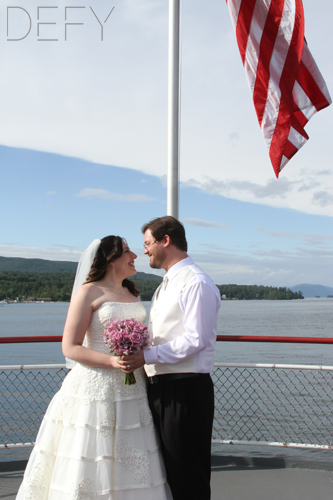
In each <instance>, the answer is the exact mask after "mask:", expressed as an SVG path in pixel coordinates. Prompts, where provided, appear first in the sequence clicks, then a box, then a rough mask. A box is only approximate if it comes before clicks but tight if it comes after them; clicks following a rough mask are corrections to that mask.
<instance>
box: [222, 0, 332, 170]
mask: <svg viewBox="0 0 333 500" xmlns="http://www.w3.org/2000/svg"><path fill="white" fill-rule="evenodd" d="M226 1H227V4H228V7H229V11H230V15H231V19H232V22H233V24H234V26H235V30H236V38H237V43H238V48H239V51H240V55H241V58H242V61H243V65H244V68H245V72H246V76H247V80H248V82H249V85H250V89H251V92H252V97H253V102H254V106H255V110H256V113H257V116H258V121H259V125H260V127H261V130H262V133H263V135H264V139H265V142H266V144H267V147H268V150H269V156H270V159H271V162H272V165H273V168H274V171H275V174H276V177H278V176H279V173H280V172H281V170H282V169H283V167H285V165H286V164H287V163H288V161H289V160H290V159H291V158H292V157H293V156H294V154H295V153H297V151H298V150H299V149H300V148H301V147H302V146H303V144H305V143H306V141H307V140H308V138H309V137H308V135H307V133H306V132H305V130H304V127H305V125H306V124H307V122H308V121H309V119H310V118H311V117H312V116H313V115H314V114H315V113H316V112H317V111H320V110H321V109H323V108H326V106H329V104H331V102H332V101H331V97H330V94H329V92H328V90H327V87H326V84H325V81H324V79H323V77H322V75H321V73H320V71H319V69H318V67H317V65H316V63H315V61H314V59H313V57H312V55H311V53H310V51H309V48H308V45H307V43H306V41H305V39H304V12H303V4H302V0H226Z"/></svg>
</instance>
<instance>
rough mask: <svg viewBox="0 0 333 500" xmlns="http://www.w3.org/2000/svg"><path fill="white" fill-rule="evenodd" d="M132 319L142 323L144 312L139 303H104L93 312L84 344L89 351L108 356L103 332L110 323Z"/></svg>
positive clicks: (144, 317) (144, 316)
mask: <svg viewBox="0 0 333 500" xmlns="http://www.w3.org/2000/svg"><path fill="white" fill-rule="evenodd" d="M131 318H134V319H136V320H138V321H142V322H144V321H145V319H146V310H145V308H144V307H143V305H142V303H141V302H140V301H139V302H126V303H123V302H104V304H102V305H101V306H100V307H99V308H98V309H96V311H94V312H93V314H92V317H91V322H90V325H89V328H88V330H87V333H86V339H85V340H86V343H87V347H88V348H89V349H93V350H94V351H98V352H101V353H104V354H109V353H110V350H109V348H108V347H106V345H105V344H104V335H103V334H104V330H105V328H107V327H108V326H109V324H110V323H111V322H112V321H117V320H120V319H131Z"/></svg>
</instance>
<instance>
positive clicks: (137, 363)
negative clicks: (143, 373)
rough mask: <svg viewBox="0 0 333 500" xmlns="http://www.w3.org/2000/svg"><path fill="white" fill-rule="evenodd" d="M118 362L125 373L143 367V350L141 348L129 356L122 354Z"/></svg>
mask: <svg viewBox="0 0 333 500" xmlns="http://www.w3.org/2000/svg"><path fill="white" fill-rule="evenodd" d="M118 364H119V366H120V368H121V370H122V371H123V372H124V373H132V372H133V371H134V370H137V369H138V368H141V366H143V365H144V364H145V357H144V355H143V350H142V349H141V350H140V351H139V352H138V353H136V354H130V355H129V356H121V357H120V359H119V363H118Z"/></svg>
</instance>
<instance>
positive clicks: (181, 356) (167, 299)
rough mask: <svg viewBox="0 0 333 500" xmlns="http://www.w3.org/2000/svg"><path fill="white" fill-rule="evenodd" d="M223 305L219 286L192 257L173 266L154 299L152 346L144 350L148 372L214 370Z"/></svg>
mask: <svg viewBox="0 0 333 500" xmlns="http://www.w3.org/2000/svg"><path fill="white" fill-rule="evenodd" d="M185 268H187V269H185ZM181 271H182V273H181V274H179V273H180V272H181ZM166 280H167V282H166V283H165V281H166ZM182 280H184V285H182ZM164 289H165V290H164ZM163 299H164V302H163ZM173 303H174V304H173ZM220 304H221V295H220V292H219V290H218V288H217V287H216V286H215V284H214V283H213V281H212V280H211V278H210V277H209V276H207V274H205V273H204V271H203V270H202V269H200V267H198V266H197V265H196V264H195V263H194V262H193V260H192V259H191V257H187V258H186V259H183V260H181V261H180V262H177V264H175V265H174V266H172V267H171V268H170V269H169V270H168V272H167V273H166V275H165V277H164V281H163V282H162V284H161V286H160V287H159V288H158V289H157V290H156V292H155V294H154V296H153V299H152V305H151V312H150V320H149V329H150V330H151V336H152V340H153V345H152V347H150V349H149V350H146V351H144V357H145V362H146V365H147V366H146V367H145V368H146V372H147V374H148V375H149V376H151V375H155V374H161V373H170V372H171V373H177V372H178V371H179V372H188V371H190V372H194V373H209V372H211V371H212V370H213V365H214V349H215V342H216V335H217V312H218V309H219V307H220ZM169 306H170V315H171V316H172V315H173V316H172V317H171V319H170V318H169V313H168V308H169ZM172 311H173V312H172ZM178 313H179V317H180V320H179V319H178V323H177V318H176V316H177V315H178ZM154 315H155V316H154ZM154 318H155V321H154ZM162 319H163V321H165V325H166V326H165V330H166V331H163V330H164V323H163V322H162V324H161V320H162ZM155 324H157V325H158V326H157V328H154V325H155ZM173 324H175V325H176V326H175V327H174V328H173V326H172V325H173ZM161 339H163V340H161ZM177 363H178V365H176V364H177ZM151 365H155V366H154V368H153V367H152V366H151Z"/></svg>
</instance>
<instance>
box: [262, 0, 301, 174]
mask: <svg viewBox="0 0 333 500" xmlns="http://www.w3.org/2000/svg"><path fill="white" fill-rule="evenodd" d="M302 7H303V6H302V2H301V0H296V2H295V9H296V11H295V23H294V29H293V34H292V37H291V41H290V45H289V50H288V55H287V58H286V61H285V64H284V68H283V71H282V74H281V80H280V84H279V87H280V89H281V99H280V108H279V114H278V119H277V122H276V126H275V131H274V135H273V137H272V142H271V145H270V150H269V156H270V158H271V162H272V165H273V169H274V171H275V175H276V176H277V177H278V176H279V172H280V167H281V160H282V156H283V155H284V156H287V155H285V154H284V149H285V146H286V141H287V139H288V135H289V130H290V126H291V117H292V114H293V104H294V101H293V96H292V91H293V86H294V82H295V80H296V74H297V69H298V66H299V63H300V61H301V57H302V47H303V40H304V23H302V17H301V14H302V12H303V8H302ZM299 9H301V11H302V12H301V13H300V12H299ZM297 21H298V22H297Z"/></svg>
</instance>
